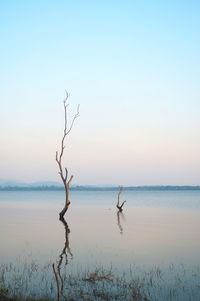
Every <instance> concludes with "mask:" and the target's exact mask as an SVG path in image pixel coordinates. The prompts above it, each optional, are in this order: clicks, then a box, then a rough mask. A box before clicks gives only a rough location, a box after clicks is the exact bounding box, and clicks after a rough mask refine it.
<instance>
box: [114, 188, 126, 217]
mask: <svg viewBox="0 0 200 301" xmlns="http://www.w3.org/2000/svg"><path fill="white" fill-rule="evenodd" d="M122 191H123V187H121V188H120V191H119V193H118V198H117V205H116V207H117V209H119V211H120V212H122V210H123V209H122V207H123V206H124V204H125V202H126V201H123V203H122V204H121V205H120V195H121V193H122Z"/></svg>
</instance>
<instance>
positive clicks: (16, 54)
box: [0, 0, 200, 186]
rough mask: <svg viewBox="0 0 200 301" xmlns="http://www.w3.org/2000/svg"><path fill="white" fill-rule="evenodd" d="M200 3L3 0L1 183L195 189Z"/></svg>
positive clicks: (199, 151) (199, 149)
mask: <svg viewBox="0 0 200 301" xmlns="http://www.w3.org/2000/svg"><path fill="white" fill-rule="evenodd" d="M199 14H200V2H199V1H194V0H191V1H184V0H181V1H179V0H177V1H171V0H169V1H158V0H157V1H155V0H151V1H147V0H143V1H134V0H131V1H128V0H124V1H118V0H115V1H113V0H109V1H108V0H106V1H104V0H102V1H95V0H93V1H89V0H85V1H76V0H75V1H67V0H65V1H62V0H58V1H55V0H54V1H51V0H48V1H47V0H43V1H38V0H34V1H33V0H30V1H23V0H18V1H1V2H0V36H1V39H0V40H1V41H0V44H1V45H0V66H1V68H0V81H1V89H0V108H1V109H0V179H12V180H19V181H24V182H35V181H47V180H48V181H60V178H59V175H58V167H57V165H56V162H55V152H56V151H57V150H59V149H60V142H61V139H62V134H63V126H64V110H63V99H64V97H65V90H67V91H68V92H69V93H70V98H69V103H70V104H69V107H68V116H69V121H70V120H71V119H72V118H73V115H74V114H75V112H76V108H77V105H78V104H80V117H79V118H78V119H77V120H76V122H75V124H74V127H73V130H72V131H71V133H70V135H69V136H68V137H67V141H66V143H65V145H66V148H65V154H64V158H63V163H64V166H66V167H68V170H69V174H73V175H74V180H73V184H76V185H86V184H88V185H132V186H135V185H200V159H199V158H200V139H199V138H200V118H199V116H200V85H199V76H200V35H199V32H200V19H199Z"/></svg>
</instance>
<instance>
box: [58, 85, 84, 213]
mask: <svg viewBox="0 0 200 301" xmlns="http://www.w3.org/2000/svg"><path fill="white" fill-rule="evenodd" d="M68 98H69V93H68V92H67V91H66V97H65V99H64V114H65V115H64V134H63V138H62V141H61V150H60V154H59V153H58V151H57V152H56V162H57V164H58V168H59V174H60V177H61V179H62V182H63V184H64V187H65V195H66V199H65V206H64V208H63V209H62V211H61V212H60V213H59V215H60V219H62V218H63V217H64V215H65V213H66V211H67V209H68V207H69V205H70V199H69V185H70V183H71V181H72V179H73V176H71V177H70V179H69V180H68V170H67V168H66V167H65V169H64V170H63V166H62V158H63V153H64V149H65V145H64V142H65V139H66V136H67V135H68V134H69V132H70V131H71V129H72V127H73V125H74V121H75V119H76V118H77V117H79V105H78V107H77V112H76V114H75V115H74V117H73V120H72V122H71V125H70V127H69V128H67V107H68V105H69V104H68V103H67V100H68Z"/></svg>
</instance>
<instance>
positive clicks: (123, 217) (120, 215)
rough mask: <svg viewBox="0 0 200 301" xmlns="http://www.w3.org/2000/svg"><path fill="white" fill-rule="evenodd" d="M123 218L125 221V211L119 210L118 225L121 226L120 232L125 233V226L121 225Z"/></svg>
mask: <svg viewBox="0 0 200 301" xmlns="http://www.w3.org/2000/svg"><path fill="white" fill-rule="evenodd" d="M121 218H122V219H123V220H124V221H125V216H124V214H123V212H120V211H118V212H117V225H118V227H119V230H120V234H123V231H124V230H123V227H122V225H121Z"/></svg>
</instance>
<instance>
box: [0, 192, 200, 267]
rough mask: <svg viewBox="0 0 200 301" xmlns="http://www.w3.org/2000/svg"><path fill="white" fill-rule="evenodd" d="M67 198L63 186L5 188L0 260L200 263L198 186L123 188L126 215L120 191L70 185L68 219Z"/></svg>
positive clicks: (1, 202)
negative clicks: (189, 188)
mask: <svg viewBox="0 0 200 301" xmlns="http://www.w3.org/2000/svg"><path fill="white" fill-rule="evenodd" d="M64 198H65V196H64V192H62V191H51V192H49V191H34V192H33V191H17V192H15V191H12V192H11V191H6V192H3V191H2V192H0V237H1V247H0V259H1V263H5V264H6V263H9V262H15V264H17V265H19V266H20V264H22V262H23V263H24V262H27V263H33V262H34V263H37V264H45V263H47V262H49V263H55V264H59V262H60V263H61V265H65V263H66V262H67V269H68V271H74V270H81V269H83V270H84V269H87V268H90V267H95V266H103V267H107V268H109V267H111V266H112V267H114V268H116V269H117V270H118V271H123V272H124V271H125V272H127V271H129V270H130V268H131V267H132V268H133V267H134V266H137V267H141V268H145V269H146V270H148V269H151V268H152V267H155V266H159V267H161V268H163V269H167V268H169V266H173V265H176V266H179V267H180V266H181V265H184V267H186V268H188V269H193V268H196V267H197V266H198V265H199V263H200V252H199V250H200V240H199V229H200V191H127V192H126V191H124V192H123V194H122V196H121V198H122V200H124V199H126V200H127V203H126V204H125V206H124V211H123V213H117V209H116V207H115V205H116V200H117V193H116V191H105V192H104V191H84V192H83V191H72V192H71V205H70V208H69V211H68V212H67V215H66V221H67V225H66V224H65V225H64V224H63V223H61V222H60V221H59V220H58V212H59V211H60V210H61V209H62V206H63V204H64ZM65 266H66V265H65ZM184 269H185V268H184Z"/></svg>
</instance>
